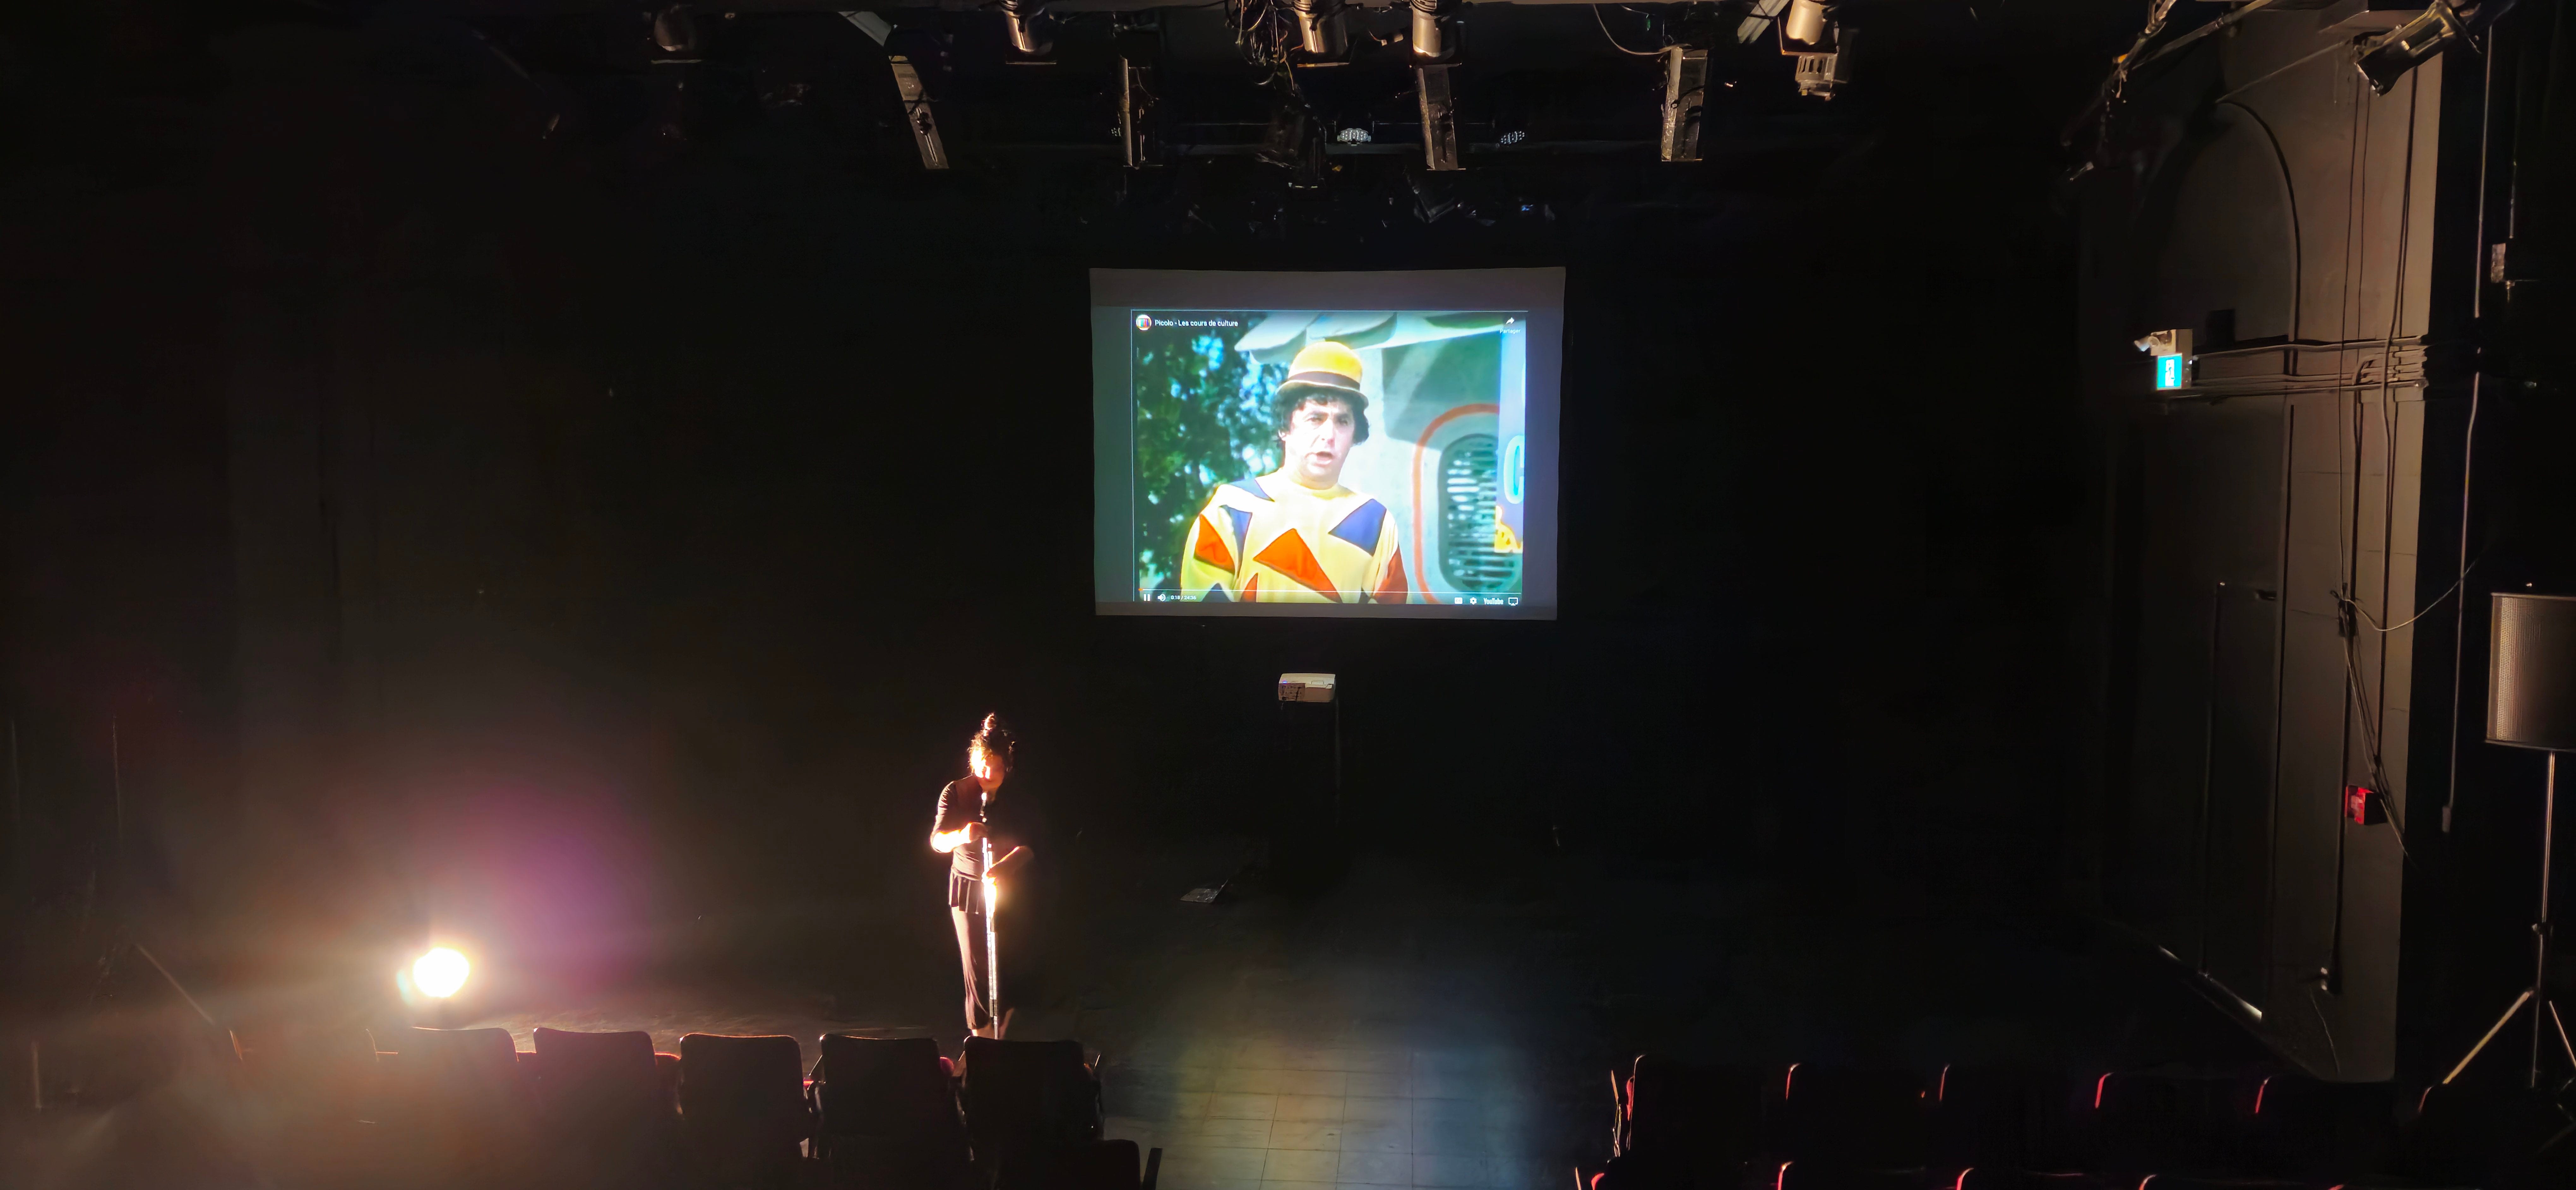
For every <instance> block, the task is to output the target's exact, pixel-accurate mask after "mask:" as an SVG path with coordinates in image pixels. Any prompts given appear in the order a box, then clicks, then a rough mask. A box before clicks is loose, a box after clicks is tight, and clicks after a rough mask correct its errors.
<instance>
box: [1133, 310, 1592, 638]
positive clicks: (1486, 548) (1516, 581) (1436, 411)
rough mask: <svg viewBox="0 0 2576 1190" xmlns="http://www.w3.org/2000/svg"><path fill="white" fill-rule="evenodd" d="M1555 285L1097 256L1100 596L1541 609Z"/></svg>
mask: <svg viewBox="0 0 2576 1190" xmlns="http://www.w3.org/2000/svg"><path fill="white" fill-rule="evenodd" d="M1564 288H1565V273H1564V270H1562V269H1475V270H1460V271H1448V272H1430V271H1424V272H1383V273H1362V272H1352V273H1215V272H1158V271H1143V270H1123V269H1095V270H1093V271H1092V274H1091V340H1092V393H1093V397H1092V399H1093V419H1094V420H1093V475H1092V491H1093V497H1094V508H1095V514H1094V522H1093V575H1092V584H1093V593H1094V604H1095V607H1096V609H1097V610H1098V611H1099V612H1100V613H1102V614H1111V615H1191V616H1215V615H1229V616H1241V615H1263V616H1282V615H1285V616H1392V617H1482V618H1493V619H1552V618H1554V617H1555V614H1556V546H1557V541H1556V457H1557V456H1556V447H1557V359H1558V346H1559V338H1560V330H1561V327H1562V326H1563V324H1564V307H1563V294H1564Z"/></svg>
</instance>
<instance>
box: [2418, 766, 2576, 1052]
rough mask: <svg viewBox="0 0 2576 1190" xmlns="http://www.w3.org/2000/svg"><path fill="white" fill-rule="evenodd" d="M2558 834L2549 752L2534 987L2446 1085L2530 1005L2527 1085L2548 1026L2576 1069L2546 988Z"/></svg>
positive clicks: (2554, 769)
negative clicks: (2551, 862) (2551, 882)
mask: <svg viewBox="0 0 2576 1190" xmlns="http://www.w3.org/2000/svg"><path fill="white" fill-rule="evenodd" d="M2557 834H2558V754H2557V753H2556V752H2552V753H2550V754H2549V784H2548V792H2547V793H2546V794H2545V795H2544V796H2543V798H2542V801H2541V810H2540V919H2539V920H2538V921H2535V922H2533V923H2531V946H2532V961H2531V986H2530V987H2527V988H2524V989H2522V994H2521V995H2519V996H2516V997H2514V1000H2513V1003H2512V1004H2511V1005H2510V1006H2508V1007H2506V1009H2505V1010H2504V1015H2503V1016H2500V1017H2497V1018H2496V1023H2495V1024H2493V1025H2489V1026H2488V1027H2487V1033H2486V1036H2484V1037H2481V1038H2478V1043H2477V1044H2476V1045H2473V1046H2470V1047H2469V1052H2468V1053H2467V1054H2466V1055H2464V1056H2463V1057H2461V1059H2460V1064H2459V1065H2457V1066H2454V1067H2452V1068H2451V1072H2450V1073H2449V1074H2446V1075H2443V1076H2442V1083H2443V1085H2444V1086H2448V1085H2450V1083H2451V1082H2452V1080H2454V1079H2457V1078H2459V1077H2460V1072H2462V1071H2464V1070H2467V1069H2468V1068H2469V1063H2471V1062H2475V1061H2477V1060H2478V1055H2479V1054H2480V1053H2482V1052H2484V1051H2485V1050H2486V1048H2487V1043H2488V1042H2490V1041H2493V1040H2495V1039H2496V1034H2498V1033H2502V1032H2504V1027H2505V1026H2506V1025H2509V1024H2512V1023H2513V1017H2514V1014H2515V1013H2518V1012H2521V1011H2522V1007H2523V1005H2526V1004H2528V1005H2530V1006H2531V1064H2530V1065H2529V1066H2528V1067H2527V1068H2525V1070H2524V1072H2523V1086H2524V1087H2525V1088H2537V1087H2539V1086H2540V1035H2541V1032H2542V1029H2543V1027H2544V1025H2546V1026H2555V1027H2556V1029H2557V1031H2558V1046H2559V1048H2560V1049H2562V1050H2564V1051H2566V1053H2567V1065H2568V1068H2569V1069H2570V1070H2571V1071H2576V1042H2571V1041H2570V1040H2568V1037H2567V1022H2566V1020H2565V1019H2564V1018H2562V1017H2560V1016H2559V1015H2558V1005H2557V1004H2556V1003H2555V1002H2554V1001H2552V1000H2550V998H2549V996H2548V994H2547V993H2546V992H2545V991H2544V990H2543V989H2545V988H2546V987H2547V986H2548V984H2549V858H2550V852H2551V851H2553V850H2555V848H2553V847H2552V846H2551V844H2552V843H2553V842H2554V841H2555V840H2556V838H2557ZM2543 1013H2546V1014H2547V1019H2546V1020H2545V1021H2544V1020H2543V1019H2542V1014H2543Z"/></svg>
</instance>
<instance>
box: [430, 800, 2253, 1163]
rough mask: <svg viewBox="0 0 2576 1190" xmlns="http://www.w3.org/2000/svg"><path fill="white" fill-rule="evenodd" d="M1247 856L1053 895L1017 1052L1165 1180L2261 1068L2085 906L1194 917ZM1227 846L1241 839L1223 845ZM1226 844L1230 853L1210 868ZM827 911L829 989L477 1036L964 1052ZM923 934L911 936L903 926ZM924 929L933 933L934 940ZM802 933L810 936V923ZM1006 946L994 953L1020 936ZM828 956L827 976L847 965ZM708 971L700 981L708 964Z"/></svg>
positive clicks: (1547, 865)
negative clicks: (1827, 1076)
mask: <svg viewBox="0 0 2576 1190" xmlns="http://www.w3.org/2000/svg"><path fill="white" fill-rule="evenodd" d="M1241 846H1242V845H1241V844H1240V843H1239V842H1230V841H1225V840H1191V841H1160V842H1154V841H1141V840H1140V841H1129V842H1126V843H1120V844H1110V843H1107V842H1103V841H1095V842H1094V843H1093V844H1092V847H1093V850H1092V852H1091V854H1090V858H1089V859H1088V860H1086V861H1085V862H1084V863H1081V864H1079V865H1076V867H1078V868H1079V869H1080V871H1079V872H1078V873H1077V874H1076V878H1074V879H1070V880H1068V881H1067V882H1066V884H1065V886H1064V887H1063V889H1062V890H1061V896H1060V906H1059V912H1058V914H1057V921H1056V923H1055V925H1054V926H1053V927H1051V928H1052V929H1053V930H1054V931H1055V935H1056V936H1055V937H1053V938H1051V939H1050V940H1049V941H1050V944H1049V945H1048V946H1046V947H1045V948H1044V956H1045V957H1044V959H1043V961H1042V963H1041V968H1042V974H1043V978H1042V979H1039V980H1036V981H1032V982H1031V983H1029V984H1026V985H1023V994H1022V995H1021V996H1019V997H1014V996H1013V991H1014V988H1013V986H1012V985H1011V984H1010V983H1008V982H1007V981H1006V984H1005V987H1004V989H1003V990H1004V995H1005V999H1006V1001H1011V1000H1014V999H1017V1000H1019V1001H1020V1002H1021V1005H1022V1006H1021V1007H1020V1008H1019V1009H1018V1010H1017V1013H1018V1015H1017V1016H1016V1017H1015V1018H1014V1021H1013V1025H1012V1030H1011V1035H1012V1036H1014V1037H1021V1038H1037V1039H1055V1038H1074V1039H1077V1040H1079V1041H1081V1042H1083V1043H1084V1044H1085V1045H1086V1046H1087V1047H1088V1048H1090V1049H1091V1050H1092V1051H1094V1052H1095V1053H1096V1054H1098V1055H1099V1059H1100V1064H1101V1066H1100V1069H1101V1075H1102V1080H1103V1084H1104V1088H1105V1094H1106V1098H1107V1104H1106V1106H1107V1114H1108V1117H1109V1119H1108V1134H1109V1135H1110V1136H1112V1137H1117V1138H1123V1139H1132V1140H1134V1141H1136V1142H1137V1143H1138V1145H1139V1146H1141V1147H1144V1148H1155V1147H1159V1148H1161V1149H1162V1150H1163V1165H1162V1180H1161V1186H1162V1187H1163V1188H1164V1190H1255V1188H1267V1190H1289V1188H1290V1187H1292V1186H1296V1187H1316V1186H1325V1185H1339V1186H1347V1187H1360V1186H1372V1187H1389V1186H1404V1187H1412V1186H1419V1187H1440V1188H1444V1190H1451V1188H1454V1190H1472V1188H1480V1187H1481V1188H1491V1190H1524V1188H1533V1187H1560V1188H1564V1190H1574V1187H1573V1186H1572V1183H1573V1179H1574V1177H1575V1174H1574V1168H1575V1166H1576V1165H1577V1164H1578V1163H1584V1164H1595V1163H1598V1162H1599V1161H1601V1160H1603V1159H1604V1158H1606V1157H1607V1156H1608V1144H1609V1130H1610V1125H1611V1110H1612V1109H1611V1103H1612V1096H1611V1085H1612V1078H1613V1075H1612V1071H1613V1070H1614V1069H1618V1070H1624V1068H1625V1066H1626V1065H1627V1062H1628V1060H1629V1059H1630V1058H1632V1057H1633V1056H1634V1055H1635V1054H1636V1053H1638V1052H1639V1051H1640V1050H1644V1049H1654V1050H1658V1051H1661V1052H1664V1053H1668V1054H1672V1055H1674V1056H1677V1057H1683V1058H1686V1059H1690V1060H1698V1061H1726V1062H1741V1063H1754V1064H1770V1065H1773V1066H1774V1067H1776V1066H1778V1065H1780V1064H1783V1063H1786V1062H1789V1061H1808V1062H1849V1063H1860V1064H1869V1065H1889V1066H1902V1067H1906V1068H1910V1069H1915V1070H1917V1071H1919V1072H1921V1073H1923V1074H1924V1075H1925V1076H1926V1077H1928V1076H1929V1075H1930V1074H1931V1072H1933V1071H1936V1070H1938V1068H1939V1067H1940V1066H1941V1065H1942V1064H1944V1063H1947V1062H1967V1061H1993V1060H2003V1059H2013V1060H2028V1061H2040V1062H2051V1063H2059V1064H2064V1065H2067V1066H2069V1067H2070V1068H2072V1067H2084V1068H2087V1069H2112V1068H2117V1067H2122V1066H2134V1065H2153V1064H2159V1063H2162V1062H2168V1061H2197V1062H2212V1063H2229V1062H2244V1061H2252V1060H2257V1059H2259V1058H2260V1057H2261V1056H2262V1055H2261V1052H2260V1050H2259V1048H2258V1047H2255V1046H2253V1045H2252V1043H2251V1042H2250V1041H2248V1040H2247V1039H2245V1038H2244V1037H2243V1036H2242V1035H2241V1034H2237V1033H2234V1032H2233V1031H2232V1030H2231V1029H2230V1027H2229V1026H2226V1025H2225V1024H2224V1023H2223V1022H2221V1021H2219V1020H2218V1018H2216V1016H2215V1015H2214V1014H2213V1013H2211V1012H2210V1011H2209V1010H2208V1009H2207V1008H2206V1006H2205V1005H2202V1004H2200V1003H2198V1002H2197V1001H2196V1000H2195V999H2194V998H2193V997H2192V996H2191V995H2190V993H2188V992H2187V991H2186V990H2183V987H2182V985H2181V983H2180V982H2179V980H2177V979H2175V978H2174V977H2173V975H2172V974H2171V973H2170V972H2162V971H2160V970H2159V969H2158V968H2157V967H2156V965H2155V963H2154V961H2153V960H2152V959H2151V958H2142V957H2141V956H2140V955H2139V954H2137V953H2133V952H2134V950H2135V948H2134V947H2123V946H2121V945H2119V944H2117V942H2116V940H2112V939H2109V938H2107V937H2106V936H2105V935H2104V934H2102V933H2101V932H2100V931H2095V930H2092V929H2090V928H2089V927H2087V926H2086V925H2085V924H2084V923H2083V922H2082V921H2081V919H2077V918H2072V917H2052V918H2048V919H2043V920H2033V919H2009V920H2007V919H1999V918H1996V917H1993V916H1992V915H1980V914H1975V913H1967V914H1950V915H1940V914H1934V913H1930V912H1927V911H1925V910H1924V909H1923V908H1922V907H1920V906H1919V905H1915V904H1911V903H1904V902H1890V903H1888V904H1887V905H1886V906H1885V907H1884V908H1883V909H1882V911H1880V912H1877V913H1874V914H1869V915H1853V914H1849V913H1844V914H1837V915H1832V916H1818V915H1814V914H1811V913H1807V912H1803V911H1801V910H1800V909H1799V907H1798V904H1797V898H1792V897H1784V896H1783V895H1781V894H1780V893H1779V892H1778V891H1777V890H1773V889H1766V888H1765V887H1763V886H1761V885H1760V884H1759V883H1757V882H1752V881H1747V880H1741V879H1735V878H1731V877H1727V876H1725V875H1723V874H1713V873H1708V872H1698V873H1686V872H1665V873H1660V874H1658V873H1641V872H1638V871H1636V870H1634V868H1633V866H1632V865H1630V864H1628V863H1626V862H1625V861H1624V860H1623V859H1622V857H1620V856H1619V855H1617V854H1615V853H1602V854H1595V855H1590V856H1576V855H1563V854H1557V853H1554V852H1553V851H1552V850H1539V849H1533V850H1532V851H1531V852H1530V853H1528V854H1519V855H1512V856H1507V857H1497V856H1493V855H1490V854H1485V855H1463V856H1454V857H1445V858H1442V859H1437V860H1430V861H1426V860H1425V859H1423V858H1422V857H1419V856H1404V855H1396V854H1386V853H1379V854H1363V855H1361V856H1360V857H1358V858H1357V859H1356V860H1355V861H1354V862H1353V864H1352V866H1351V869H1350V871H1349V873H1348V875H1347V876H1346V877H1345V878H1344V879H1342V880H1340V881H1339V882H1337V883H1336V884H1335V885H1333V886H1332V887H1331V888H1330V889H1329V890H1328V891H1325V892H1322V893H1319V894H1316V895H1312V896H1306V897H1292V896H1288V895H1284V894H1279V893H1274V892H1266V891H1263V890H1262V889H1260V888H1258V887H1253V888H1251V889H1249V890H1248V891H1247V892H1246V894H1245V895H1242V896H1240V897H1239V898H1234V897H1230V898H1229V899H1228V900H1226V901H1223V902H1220V903H1218V904H1215V905H1194V904H1186V903H1183V902H1181V901H1180V900H1179V896H1180V894H1181V893H1182V892H1184V891H1187V890H1188V889H1189V888H1190V887H1191V885H1192V884H1194V883H1202V882H1205V881H1206V880H1207V879H1209V878H1211V876H1212V875H1221V874H1222V873H1224V872H1226V871H1231V870H1233V867H1234V861H1233V860H1232V859H1231V858H1227V857H1229V856H1230V855H1232V854H1236V853H1238V852H1239V849H1240V847H1241ZM1230 849H1233V850H1230ZM1212 857H1213V858H1212ZM937 913H938V911H937V909H936V906H935V905H933V906H931V907H930V908H929V909H927V910H925V911H924V913H923V914H916V915H915V916H924V917H925V921H924V922H923V923H915V924H916V925H919V926H920V928H918V929H915V930H913V931H912V932H911V934H910V935H909V936H908V938H896V937H894V936H893V933H892V931H893V926H892V925H890V924H882V923H881V924H880V925H879V927H877V928H876V929H875V930H874V931H873V932H871V931H868V930H864V929H859V928H856V927H847V926H844V925H842V924H838V923H836V922H835V921H834V920H833V918H832V915H831V913H830V912H828V911H822V912H817V913H815V914H814V915H813V916H814V919H815V920H814V923H812V924H808V925H805V926H798V927H795V929H797V930H802V931H804V932H805V933H806V934H808V935H810V936H812V937H814V938H820V939H826V940H829V941H828V942H827V943H825V944H808V945H807V946H805V947H804V948H803V950H802V951H799V952H798V953H810V954H811V955H813V956H814V957H813V958H812V961H811V962H810V963H809V966H810V968H811V969H810V970H804V971H802V972H801V973H795V974H791V975H789V976H787V977H783V978H773V977H769V976H767V975H754V974H750V973H746V972H734V973H732V974H730V975H726V976H722V977H718V976H714V975H709V976H706V977H704V978H698V979H693V980H691V981H689V982H686V983H683V984H677V985H674V984H670V983H667V982H665V983H660V984H653V985H638V986H636V987H633V988H629V989H625V990H621V991H619V992H618V993H616V994H615V995H609V996H596V997H591V998H588V999H585V1000H584V1001H582V1003H583V1004H584V1005H585V1007H584V1008H583V1009H582V1010H581V1011H573V1012H543V1013H535V1012H526V1013H518V1014H512V1015H507V1016H500V1017H494V1018H490V1019H486V1020H482V1021H477V1022H473V1023H475V1024H498V1025H504V1026H507V1027H509V1028H510V1029H511V1030H512V1032H513V1033H514V1034H516V1035H517V1036H518V1038H519V1040H520V1044H521V1045H522V1047H525V1046H526V1045H527V1044H528V1040H529V1039H528V1033H529V1031H530V1030H531V1029H533V1028H534V1027H536V1026H539V1025H545V1026H551V1027H555V1028H566V1029H583V1030H602V1029H645V1030H648V1031H650V1032H652V1034H653V1036H654V1041H655V1043H656V1045H657V1046H658V1047H659V1048H662V1049H666V1050H669V1049H675V1048H676V1047H677V1044H678V1039H679V1037H680V1036H681V1035H682V1034H684V1033H688V1032H692V1031H704V1032H721V1033H784V1034H790V1035H793V1036H795V1037H797V1038H799V1039H800V1040H801V1041H802V1042H803V1043H804V1045H805V1047H806V1058H807V1060H808V1061H809V1062H810V1061H811V1060H812V1058H813V1057H814V1046H815V1039H816V1037H817V1036H819V1035H820V1034H822V1033H824V1032H854V1033H862V1034H868V1035H875V1036H902V1035H926V1036H931V1037H936V1038H939V1039H940V1040H941V1041H942V1043H943V1044H944V1045H945V1046H946V1047H947V1048H948V1049H949V1051H950V1052H952V1053H954V1052H956V1051H957V1050H958V1049H959V1048H960V1047H961V1046H962V1036H961V1034H962V1032H963V1029H962V1021H961V1017H960V1012H959V1007H958V1000H957V991H956V988H957V982H956V979H957V977H956V965H955V957H954V950H953V942H952V941H951V940H950V938H949V936H948V932H947V929H946V924H947V923H946V922H945V921H944V920H938V919H937V918H936V915H937ZM906 920H908V919H906ZM934 927H935V928H934ZM791 932H793V931H791ZM1006 950H1007V942H1006ZM833 956H838V957H833ZM719 968H720V965H718V964H713V963H702V964H699V965H698V966H697V967H696V968H695V969H696V970H700V971H709V972H712V971H715V970H718V969H719Z"/></svg>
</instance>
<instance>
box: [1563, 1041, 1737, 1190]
mask: <svg viewBox="0 0 2576 1190" xmlns="http://www.w3.org/2000/svg"><path fill="white" fill-rule="evenodd" d="M1614 1087H1615V1089H1616V1091H1617V1094H1618V1103H1617V1113H1616V1124H1615V1127H1614V1130H1613V1133H1612V1137H1611V1152H1612V1154H1613V1156H1612V1158H1611V1160H1610V1162H1609V1163H1608V1164H1607V1165H1606V1166H1604V1167H1603V1168H1602V1169H1601V1171H1600V1173H1599V1174H1598V1175H1596V1176H1595V1177H1593V1178H1592V1179H1590V1182H1591V1183H1592V1184H1593V1185H1595V1186H1596V1187H1597V1190H1623V1188H1626V1190H1687V1188H1688V1187H1692V1186H1707V1187H1712V1188H1717V1187H1723V1188H1725V1190H1733V1188H1734V1186H1735V1185H1736V1183H1737V1182H1738V1181H1740V1180H1741V1179H1742V1176H1743V1173H1744V1170H1745V1169H1746V1168H1747V1166H1748V1163H1749V1162H1751V1161H1752V1160H1753V1159H1754V1158H1755V1157H1756V1156H1757V1155H1758V1154H1759V1150H1760V1147H1761V1136H1762V1078H1761V1076H1760V1075H1759V1074H1758V1073H1757V1072H1755V1071H1754V1070H1753V1069H1752V1068H1750V1067H1733V1066H1696V1065H1692V1064H1689V1063H1685V1062H1677V1061H1674V1060H1672V1059H1670V1058H1666V1057H1663V1056H1660V1055H1656V1054H1640V1055H1638V1056H1637V1058H1636V1060H1635V1061H1634V1062H1633V1063H1631V1065H1630V1067H1629V1072H1628V1076H1627V1077H1626V1078H1625V1079H1621V1080H1619V1081H1618V1082H1616V1083H1615V1084H1614Z"/></svg>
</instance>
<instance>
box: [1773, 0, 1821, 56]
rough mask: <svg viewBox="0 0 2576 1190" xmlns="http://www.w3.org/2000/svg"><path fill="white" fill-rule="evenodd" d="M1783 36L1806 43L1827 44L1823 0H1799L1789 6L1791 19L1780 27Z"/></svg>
mask: <svg viewBox="0 0 2576 1190" xmlns="http://www.w3.org/2000/svg"><path fill="white" fill-rule="evenodd" d="M1780 32H1781V35H1782V36H1785V37H1787V38H1788V39H1789V40H1791V41H1795V42H1800V43H1803V44H1806V45H1823V44H1825V6H1824V4H1823V3H1822V0H1797V2H1796V3H1794V4H1791V5H1790V6H1789V19H1788V20H1787V21H1786V22H1783V23H1782V25H1781V27H1780Z"/></svg>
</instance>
